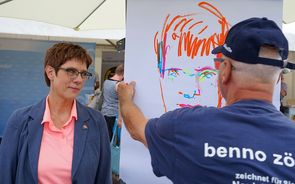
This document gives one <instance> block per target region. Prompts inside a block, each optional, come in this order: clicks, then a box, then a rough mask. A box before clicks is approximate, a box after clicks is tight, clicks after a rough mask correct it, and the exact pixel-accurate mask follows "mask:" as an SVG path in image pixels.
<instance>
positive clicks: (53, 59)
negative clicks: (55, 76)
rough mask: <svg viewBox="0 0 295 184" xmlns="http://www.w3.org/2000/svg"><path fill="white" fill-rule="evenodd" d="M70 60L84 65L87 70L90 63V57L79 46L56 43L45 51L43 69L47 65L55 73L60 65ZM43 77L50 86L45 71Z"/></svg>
mask: <svg viewBox="0 0 295 184" xmlns="http://www.w3.org/2000/svg"><path fill="white" fill-rule="evenodd" d="M71 59H76V60H79V61H81V62H82V63H85V64H86V66H87V68H88V67H89V65H90V64H91V63H92V59H91V57H90V56H89V54H88V53H87V51H86V50H85V49H84V48H82V47H81V46H79V45H75V44H72V43H57V44H55V45H53V46H52V47H51V48H49V49H48V50H47V52H46V56H45V59H44V69H45V68H46V66H48V65H49V66H51V67H52V68H54V69H55V72H57V71H58V68H59V67H60V66H61V65H63V64H64V63H66V62H67V61H69V60H71ZM44 76H45V81H46V84H47V86H50V80H49V78H48V76H47V74H46V72H45V71H44Z"/></svg>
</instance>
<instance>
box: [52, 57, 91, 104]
mask: <svg viewBox="0 0 295 184" xmlns="http://www.w3.org/2000/svg"><path fill="white" fill-rule="evenodd" d="M77 71H78V72H80V73H79V74H78V76H77V75H73V72H77ZM81 72H87V66H86V63H82V61H80V60H77V59H71V60H68V61H67V62H66V63H64V64H63V65H61V66H60V67H59V69H58V70H57V73H55V72H53V74H52V75H53V77H52V79H51V85H50V93H53V94H54V95H57V96H59V97H61V98H63V99H75V98H76V97H77V96H78V95H79V93H80V91H81V90H82V88H83V86H84V83H85V82H86V80H87V79H83V78H82V76H81Z"/></svg>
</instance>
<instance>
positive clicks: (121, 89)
mask: <svg viewBox="0 0 295 184" xmlns="http://www.w3.org/2000/svg"><path fill="white" fill-rule="evenodd" d="M135 84H136V83H135V82H134V81H132V82H130V83H129V84H128V83H125V82H120V83H119V84H118V97H119V101H120V102H121V103H124V102H125V101H132V100H133V97H134V94H135Z"/></svg>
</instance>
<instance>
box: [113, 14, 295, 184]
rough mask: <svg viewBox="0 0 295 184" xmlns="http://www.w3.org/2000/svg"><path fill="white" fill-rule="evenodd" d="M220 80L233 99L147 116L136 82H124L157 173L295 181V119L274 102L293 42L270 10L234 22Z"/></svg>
mask: <svg viewBox="0 0 295 184" xmlns="http://www.w3.org/2000/svg"><path fill="white" fill-rule="evenodd" d="M212 53H213V54H217V53H221V54H222V57H221V58H219V59H218V60H219V61H221V62H222V63H221V64H220V68H219V69H220V71H219V76H218V85H219V87H220V90H221V93H222V96H223V98H224V99H225V100H226V106H225V107H223V108H220V109H217V108H215V107H193V108H182V109H177V110H174V111H170V112H168V113H165V114H164V115H162V116H161V117H160V118H153V119H149V120H148V119H146V118H145V117H144V115H143V113H142V112H141V111H140V109H139V108H138V107H137V106H136V105H135V104H134V103H133V101H132V98H133V95H134V84H135V83H134V82H132V83H130V84H127V83H123V82H122V83H120V84H119V86H118V94H119V101H120V108H121V113H122V116H123V119H124V122H125V124H126V127H127V129H128V131H129V133H130V134H131V136H132V137H133V138H134V139H136V140H139V141H140V142H142V143H143V144H144V145H146V146H147V147H148V149H149V152H150V154H151V160H152V166H153V171H154V173H155V175H157V176H166V177H168V178H169V179H170V180H171V181H172V182H173V183H179V184H183V183H234V184H238V183H283V182H286V183H294V182H295V174H294V173H295V158H294V155H295V147H294V142H295V124H294V123H293V122H292V121H290V120H288V119H287V118H286V117H285V116H284V115H283V114H282V113H280V112H279V111H278V110H277V109H276V108H275V107H274V106H273V104H272V97H273V92H274V87H275V84H276V83H277V82H278V80H279V77H280V73H281V71H282V68H283V67H284V66H287V67H290V68H293V69H294V64H293V65H292V64H291V63H285V62H284V60H285V59H287V57H288V42H287V40H286V38H285V36H284V35H283V33H282V31H281V30H280V28H279V27H278V26H277V25H276V24H275V23H274V22H273V21H271V20H268V19H266V18H251V19H247V20H244V21H242V22H240V23H238V24H236V25H234V26H233V27H232V28H231V29H230V31H229V33H228V35H227V37H226V40H225V43H224V44H223V45H222V46H219V47H217V48H215V49H213V51H212Z"/></svg>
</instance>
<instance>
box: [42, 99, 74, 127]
mask: <svg viewBox="0 0 295 184" xmlns="http://www.w3.org/2000/svg"><path fill="white" fill-rule="evenodd" d="M48 99H49V98H48V96H47V97H46V106H45V112H44V115H43V120H42V122H41V124H44V123H45V122H48V123H52V119H51V115H50V108H49V103H48ZM73 118H74V119H75V120H76V121H77V119H78V116H77V103H76V99H74V103H73V106H72V110H71V115H70V119H69V121H67V122H66V123H65V124H64V126H67V125H68V124H69V123H70V122H72V121H71V120H72V119H73Z"/></svg>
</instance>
